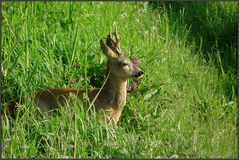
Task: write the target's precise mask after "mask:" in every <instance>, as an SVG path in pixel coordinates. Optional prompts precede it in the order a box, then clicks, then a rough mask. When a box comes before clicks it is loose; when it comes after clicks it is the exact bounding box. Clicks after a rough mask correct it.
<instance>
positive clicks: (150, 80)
mask: <svg viewBox="0 0 239 160" xmlns="http://www.w3.org/2000/svg"><path fill="white" fill-rule="evenodd" d="M201 5H202V6H203V5H204V4H201ZM234 5H236V3H234ZM2 7H3V17H2V18H3V22H2V24H3V26H2V33H3V35H2V44H3V57H2V58H3V64H2V65H3V69H4V73H5V76H4V80H3V82H2V89H3V91H2V95H3V96H2V103H3V106H4V107H5V106H6V104H7V103H8V101H9V100H12V99H19V101H20V103H19V111H18V115H17V117H16V119H15V120H12V119H10V118H8V117H7V116H6V115H3V157H4V158H20V157H21V158H26V157H38V158H43V157H45V158H53V157H54V158H67V157H68V158H72V157H73V154H74V145H75V144H74V134H76V139H77V143H76V150H75V152H76V157H80V158H85V157H93V158H102V157H104V158H107V157H108V158H112V157H118V158H133V157H135V158H146V157H147V158H155V157H157V158H159V157H162V158H166V157H181V158H188V157H191V158H195V157H197V158H199V157H204V158H211V157H217V158H235V157H236V156H237V126H236V122H237V107H236V106H237V102H236V94H235V92H234V89H233V87H234V83H233V84H232V83H227V82H228V80H230V78H231V77H230V76H232V75H231V74H228V73H227V72H225V74H224V75H223V76H222V75H221V74H220V71H219V70H218V68H217V67H216V66H215V65H214V63H213V62H212V60H211V61H205V60H204V59H202V58H201V56H200V55H202V54H203V51H202V50H198V49H197V45H196V44H197V43H196V40H195V41H193V40H192V41H191V42H188V36H189V35H190V34H191V31H190V30H189V28H188V26H187V25H186V24H185V25H182V24H181V23H180V22H179V20H180V17H183V16H184V15H183V13H180V14H179V15H178V16H179V17H178V18H179V20H178V21H174V22H173V23H172V13H170V12H168V11H167V10H166V9H162V10H152V9H151V8H150V7H149V6H148V3H139V2H137V3H135V2H121V3H119V2H104V3H103V2H57V3H53V2H34V3H33V2H11V3H10V2H5V3H3V4H2ZM114 25H117V28H118V31H119V34H120V35H121V37H122V45H121V46H122V49H123V51H124V52H125V53H126V54H127V55H129V56H130V57H135V58H139V59H140V61H141V67H142V68H143V69H144V70H145V74H146V75H145V77H144V79H143V80H142V82H141V84H140V86H139V89H138V90H137V91H136V92H134V93H131V95H130V98H129V100H128V102H127V105H126V106H125V108H124V111H123V113H122V117H121V119H120V123H119V124H118V125H117V126H114V127H109V126H106V125H102V124H99V122H98V120H97V115H95V114H92V113H91V112H84V111H83V110H82V109H81V106H82V105H81V102H80V101H77V100H76V102H75V103H76V105H75V106H77V108H76V113H77V116H76V121H77V125H76V129H77V130H76V133H74V121H73V112H74V110H73V109H74V107H73V106H71V105H70V104H68V105H67V106H66V107H64V108H61V109H59V111H58V113H56V114H54V115H53V116H51V117H48V116H47V115H46V114H45V113H41V112H40V111H39V109H38V108H37V107H36V106H35V104H34V103H33V100H32V99H33V98H34V96H35V93H36V92H37V91H38V90H43V89H48V88H55V87H79V88H86V87H87V88H88V87H94V86H100V85H101V84H102V83H103V79H104V78H105V76H104V74H103V73H104V69H105V64H106V63H105V62H106V58H105V57H104V55H103V54H102V53H101V50H100V47H99V40H100V39H101V38H104V37H105V36H106V34H107V33H108V31H109V29H110V28H113V26H114ZM205 32H206V31H205ZM202 34H204V33H202ZM203 40H204V39H203ZM220 45H223V44H220ZM220 47H221V46H220ZM231 47H232V49H233V50H236V49H235V47H234V46H233V45H232V46H231ZM215 49H216V50H219V46H218V48H217V47H216V48H215ZM95 77H98V80H93V79H95ZM234 78H235V77H234ZM72 82H76V83H72ZM225 85H226V88H228V90H227V92H225ZM229 94H230V96H228V95H229ZM11 123H13V124H11Z"/></svg>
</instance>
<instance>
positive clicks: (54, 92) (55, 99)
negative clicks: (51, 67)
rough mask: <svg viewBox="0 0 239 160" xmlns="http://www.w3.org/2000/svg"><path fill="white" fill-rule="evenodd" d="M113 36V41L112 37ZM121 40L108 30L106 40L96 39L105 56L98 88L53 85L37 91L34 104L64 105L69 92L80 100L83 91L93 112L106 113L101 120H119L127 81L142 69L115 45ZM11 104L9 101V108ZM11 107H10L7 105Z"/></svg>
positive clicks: (43, 106) (44, 108)
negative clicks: (103, 76) (104, 76)
mask: <svg viewBox="0 0 239 160" xmlns="http://www.w3.org/2000/svg"><path fill="white" fill-rule="evenodd" d="M113 36H114V38H115V39H116V40H113ZM120 41H121V39H120V38H119V37H118V35H117V33H116V32H115V33H114V34H111V33H109V35H108V36H107V38H106V43H104V42H103V40H100V46H101V49H102V51H103V53H104V54H105V55H106V57H107V58H108V62H107V70H106V71H107V72H106V73H107V74H108V79H107V81H106V84H105V85H104V86H103V87H102V88H101V89H100V88H96V89H91V90H87V91H86V90H82V89H77V88H56V89H50V90H47V91H42V92H38V93H37V95H36V104H37V105H38V106H39V107H40V109H41V110H42V111H50V110H53V109H56V108H58V106H59V105H65V102H66V100H67V99H70V98H71V96H70V95H71V94H74V95H76V96H77V97H79V98H80V99H81V100H83V101H84V96H85V94H86V93H87V96H88V98H89V101H90V102H93V104H94V106H95V111H96V112H100V111H101V110H102V111H104V112H105V113H106V116H103V118H102V119H101V120H103V122H106V120H107V119H108V120H110V121H113V123H115V124H116V123H117V122H118V121H119V118H120V115H121V112H122V110H123V108H124V106H125V104H126V96H127V88H126V87H127V80H128V79H129V78H132V77H134V78H141V77H142V76H143V71H142V70H141V69H140V68H139V67H138V66H137V65H135V64H134V63H133V62H132V61H131V60H130V59H129V58H128V57H126V56H125V55H124V54H123V53H122V51H121V49H120V46H119V43H120ZM11 106H13V103H12V104H11V105H10V107H11ZM9 110H11V108H9Z"/></svg>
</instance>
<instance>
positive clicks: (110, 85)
mask: <svg viewBox="0 0 239 160" xmlns="http://www.w3.org/2000/svg"><path fill="white" fill-rule="evenodd" d="M126 87H127V81H118V82H117V79H115V78H114V77H113V76H111V75H109V79H108V80H107V82H106V85H105V86H104V87H103V88H102V90H100V88H95V89H92V90H87V92H86V90H82V89H77V88H56V89H50V90H47V91H43V92H39V93H38V94H37V96H36V102H37V105H38V106H39V107H40V108H41V110H42V111H50V110H54V109H56V108H58V106H59V104H60V105H65V103H66V100H67V99H70V94H74V95H76V96H77V97H79V98H80V99H81V100H82V101H84V98H83V97H84V94H85V93H88V95H87V96H88V98H89V101H90V102H92V101H93V100H94V98H96V99H95V101H94V106H95V110H96V112H100V111H101V110H102V111H105V112H106V113H107V115H108V117H105V118H104V119H102V121H107V118H108V119H111V120H113V122H114V123H117V122H118V121H119V118H120V115H121V112H122V111H123V108H124V106H125V104H126V96H127V90H126ZM97 95H98V96H97Z"/></svg>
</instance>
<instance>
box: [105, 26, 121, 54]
mask: <svg viewBox="0 0 239 160" xmlns="http://www.w3.org/2000/svg"><path fill="white" fill-rule="evenodd" d="M113 36H114V37H113ZM114 38H115V41H114ZM120 42H121V38H120V37H119V35H118V34H117V30H116V31H115V32H114V33H111V31H110V32H109V34H108V36H107V40H106V45H107V46H108V47H110V49H112V50H113V51H114V52H116V53H117V54H119V55H121V54H122V51H121V49H120Z"/></svg>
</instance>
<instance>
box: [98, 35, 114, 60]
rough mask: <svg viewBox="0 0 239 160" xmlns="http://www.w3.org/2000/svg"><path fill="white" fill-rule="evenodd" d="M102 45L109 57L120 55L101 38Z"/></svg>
mask: <svg viewBox="0 0 239 160" xmlns="http://www.w3.org/2000/svg"><path fill="white" fill-rule="evenodd" d="M100 47H101V50H102V51H103V53H104V54H105V55H106V56H107V57H108V58H117V57H118V55H117V54H116V53H115V52H114V51H113V50H112V49H110V48H109V47H108V46H107V45H106V44H105V43H104V42H103V40H102V39H101V40H100Z"/></svg>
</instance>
